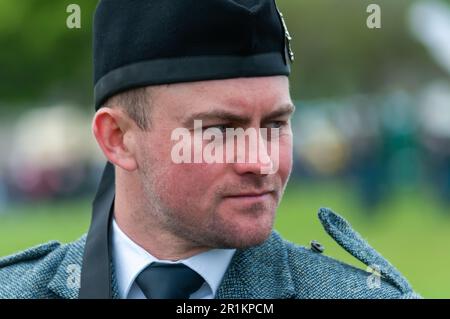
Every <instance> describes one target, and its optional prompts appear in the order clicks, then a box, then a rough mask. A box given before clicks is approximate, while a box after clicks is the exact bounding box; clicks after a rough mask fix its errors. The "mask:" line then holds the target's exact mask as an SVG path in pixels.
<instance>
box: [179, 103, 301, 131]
mask: <svg viewBox="0 0 450 319" xmlns="http://www.w3.org/2000/svg"><path fill="white" fill-rule="evenodd" d="M294 112H295V105H294V104H291V103H288V104H283V105H281V106H280V107H278V108H277V109H276V110H273V111H272V112H270V113H269V114H267V115H265V116H264V117H263V119H262V121H263V122H265V121H267V120H269V119H273V118H276V117H280V116H287V115H291V114H293V113H294ZM194 120H202V121H204V120H224V121H228V122H233V123H239V124H242V125H247V124H249V123H250V122H251V117H248V116H242V115H239V114H235V113H232V112H229V111H226V110H210V111H203V112H197V113H194V114H191V115H189V116H187V117H186V118H185V119H183V120H182V123H183V125H184V126H191V125H193V123H194Z"/></svg>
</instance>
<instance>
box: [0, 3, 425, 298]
mask: <svg viewBox="0 0 450 319" xmlns="http://www.w3.org/2000/svg"><path fill="white" fill-rule="evenodd" d="M193 13H194V14H193ZM289 40H290V35H289V33H288V31H287V29H286V26H285V24H284V21H283V19H282V15H281V14H280V13H279V11H278V10H277V8H276V5H275V2H274V1H273V0H252V1H249V0H245V1H244V0H241V1H238V0H234V1H232V0H211V1H198V0H170V1H169V0H158V1H157V0H155V1H147V0H135V1H127V2H124V1H123V0H103V1H101V2H100V4H99V6H98V7H97V11H96V16H95V27H94V69H95V104H96V109H97V112H96V114H95V117H94V120H93V132H94V135H95V138H96V140H97V142H98V144H99V146H100V148H101V150H102V151H103V153H104V154H105V156H106V157H107V159H108V164H107V167H106V170H105V173H104V175H103V177H102V182H101V184H100V187H99V191H98V193H97V196H96V199H95V201H94V206H93V218H92V223H91V228H90V230H89V233H88V235H87V237H86V236H83V237H82V238H81V239H79V240H78V241H76V242H73V243H70V244H67V245H60V244H58V243H55V242H51V243H48V244H44V245H42V246H39V247H36V248H32V249H30V250H27V251H24V252H22V253H19V254H17V255H14V256H11V257H6V258H5V259H3V260H1V261H0V283H1V285H0V297H3V298H154V299H160V298H162V299H166V298H182V299H185V298H204V299H208V298H413V297H417V295H416V294H415V293H414V291H413V290H412V288H411V287H410V285H409V284H408V282H407V281H406V280H405V279H404V278H403V277H402V276H401V274H400V273H399V272H398V271H397V270H396V269H395V268H394V267H393V266H392V265H390V264H389V263H388V262H387V261H386V260H384V259H383V258H382V257H381V256H380V255H379V254H378V253H377V252H375V251H374V250H373V249H372V248H371V247H370V246H369V245H368V244H367V243H366V242H365V241H364V240H363V239H362V238H361V237H360V236H359V235H358V234H357V233H355V232H354V231H353V230H352V229H351V228H350V226H349V225H348V224H347V222H346V221H345V220H343V219H342V218H340V217H339V216H337V215H336V214H334V213H333V212H331V211H330V210H328V209H321V210H320V212H319V217H320V219H321V221H322V223H323V225H324V227H325V229H326V231H327V232H328V233H329V234H330V235H331V236H332V237H333V238H334V239H335V240H336V241H337V242H338V243H339V244H340V245H341V246H342V247H344V248H345V249H346V250H347V251H349V252H350V253H351V254H353V255H354V256H355V257H357V258H358V259H360V260H361V261H362V262H364V263H366V264H367V265H370V266H371V267H373V268H375V269H377V271H379V273H380V274H381V277H377V276H376V275H373V274H370V273H367V272H365V271H363V270H359V269H356V268H354V267H351V266H348V265H345V264H343V263H340V262H338V261H335V260H333V259H331V258H328V257H325V256H323V255H322V254H321V253H322V251H323V247H322V246H321V245H320V244H318V243H316V242H313V243H312V247H311V249H307V248H302V247H299V246H296V245H294V244H292V243H290V242H287V241H285V240H283V239H282V238H281V237H280V235H279V234H277V233H276V232H274V231H273V230H272V227H273V221H274V217H275V212H276V208H277V206H278V204H279V202H280V200H281V198H282V194H283V191H284V189H285V186H286V184H287V181H288V179H289V175H290V172H291V168H292V132H291V127H290V116H291V115H292V112H293V111H294V106H293V103H292V100H291V98H290V95H289V82H288V78H287V76H288V75H289V73H290V67H289V63H290V62H291V61H292V60H293V54H292V51H291V50H290V46H289ZM199 123H200V126H198V124H199ZM229 129H236V131H237V130H239V129H245V130H246V131H245V132H256V135H255V136H256V139H254V140H253V142H249V143H248V144H245V143H243V144H242V143H241V144H238V143H237V144H234V140H235V136H233V135H231V136H232V138H230V137H229V134H230V133H231V132H232V131H230V130H229ZM176 132H181V133H184V135H183V134H181V135H179V136H185V137H186V136H187V140H183V139H180V140H178V138H179V137H178V135H177V134H176ZM207 132H209V133H211V134H210V135H208V136H209V138H208V137H205V136H207V135H206V133H207ZM267 132H269V133H270V135H266V134H265V133H267ZM198 133H201V135H200V139H198V135H197V134H198ZM263 133H264V134H263ZM249 134H250V133H249ZM196 136H197V137H196ZM241 136H242V135H241ZM213 137H214V138H213ZM236 137H237V138H238V137H239V135H236ZM245 138H246V136H245V135H244V141H245ZM174 139H175V141H174ZM248 139H249V140H250V139H251V138H250V135H249V136H248ZM182 140H183V141H182ZM231 141H233V144H230V143H231ZM176 142H180V143H181V145H182V146H183V147H186V148H182V151H183V152H181V153H184V154H183V155H182V157H183V158H185V159H186V158H187V159H189V158H192V156H190V155H193V157H194V161H189V160H187V161H181V162H180V161H179V159H177V156H178V155H180V153H179V152H178V151H176V150H175V145H174V144H176ZM241 142H242V140H241ZM252 143H253V144H257V148H256V149H257V150H258V156H257V157H256V160H250V157H251V155H252V154H254V153H255V152H256V151H255V150H256V149H255V148H253V147H254V146H255V145H253V144H252ZM211 145H213V146H214V147H213V148H214V149H215V152H221V151H222V150H223V149H225V151H226V153H227V156H228V154H229V153H231V154H233V151H236V153H239V151H242V150H243V151H246V152H247V153H246V155H245V152H244V155H245V156H244V160H243V161H242V160H238V157H239V155H237V156H235V155H236V154H234V155H233V156H231V157H230V158H228V157H227V159H230V160H229V161H228V160H227V161H225V162H221V161H209V160H208V159H207V157H208V152H205V151H204V148H208V147H209V148H211ZM228 145H232V147H231V148H227V146H228ZM178 150H179V149H178ZM215 152H211V153H209V155H211V156H212V155H213V154H212V153H215ZM199 153H200V156H198V155H199ZM215 155H217V154H215ZM247 155H248V156H247ZM196 156H197V157H196ZM195 158H197V159H199V160H195ZM220 158H221V157H220V156H219V157H218V159H220ZM216 159H217V158H216ZM241 159H242V158H241ZM114 186H115V187H114ZM374 279H375V280H374Z"/></svg>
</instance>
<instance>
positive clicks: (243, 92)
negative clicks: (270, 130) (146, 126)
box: [154, 76, 292, 121]
mask: <svg viewBox="0 0 450 319" xmlns="http://www.w3.org/2000/svg"><path fill="white" fill-rule="evenodd" d="M289 103H292V101H291V98H290V95H289V81H288V78H287V77H286V76H270V77H254V78H236V79H226V80H213V81H201V82H192V83H180V84H172V85H168V86H164V87H162V88H161V90H159V92H158V95H157V97H156V99H155V100H154V104H158V107H157V109H159V111H160V112H158V113H160V115H161V116H164V117H165V118H172V119H173V120H179V121H181V120H182V119H183V118H185V117H186V116H189V114H194V113H197V112H200V111H212V110H216V109H221V110H226V111H233V112H235V113H237V114H246V115H249V114H250V115H254V114H255V115H257V114H263V113H265V112H271V111H273V110H274V108H276V107H277V106H279V105H283V104H284V105H286V104H289Z"/></svg>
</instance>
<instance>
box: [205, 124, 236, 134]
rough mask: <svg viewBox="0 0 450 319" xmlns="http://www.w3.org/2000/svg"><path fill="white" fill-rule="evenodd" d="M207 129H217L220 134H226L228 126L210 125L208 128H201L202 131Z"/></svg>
mask: <svg viewBox="0 0 450 319" xmlns="http://www.w3.org/2000/svg"><path fill="white" fill-rule="evenodd" d="M209 128H216V129H218V130H219V131H220V132H222V133H226V130H227V128H230V126H229V125H226V124H217V125H210V126H206V127H203V130H207V129H209Z"/></svg>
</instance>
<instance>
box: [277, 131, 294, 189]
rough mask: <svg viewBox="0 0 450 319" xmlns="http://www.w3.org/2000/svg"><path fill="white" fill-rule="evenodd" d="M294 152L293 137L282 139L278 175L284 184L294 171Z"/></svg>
mask: <svg viewBox="0 0 450 319" xmlns="http://www.w3.org/2000/svg"><path fill="white" fill-rule="evenodd" d="M292 151H293V150H292V136H286V137H284V138H281V139H280V148H279V157H278V175H279V176H280V178H281V181H282V183H283V184H285V183H286V182H287V180H288V178H289V175H290V173H291V171H292Z"/></svg>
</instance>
